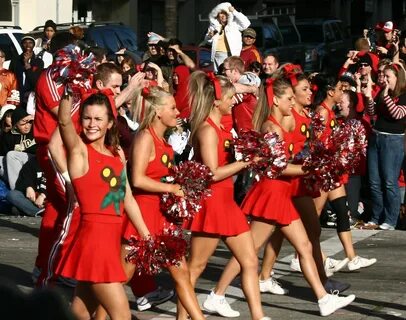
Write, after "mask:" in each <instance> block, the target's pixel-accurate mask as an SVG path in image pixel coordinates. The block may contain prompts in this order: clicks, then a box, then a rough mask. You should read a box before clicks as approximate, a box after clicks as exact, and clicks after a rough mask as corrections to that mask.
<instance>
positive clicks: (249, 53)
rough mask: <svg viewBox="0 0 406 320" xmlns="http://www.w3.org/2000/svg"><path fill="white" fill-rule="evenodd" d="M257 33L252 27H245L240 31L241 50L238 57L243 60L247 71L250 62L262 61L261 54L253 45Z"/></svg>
mask: <svg viewBox="0 0 406 320" xmlns="http://www.w3.org/2000/svg"><path fill="white" fill-rule="evenodd" d="M256 38H257V33H256V32H255V30H254V29H252V28H247V29H245V30H244V31H243V32H242V50H241V54H240V57H241V59H242V60H243V61H244V66H245V70H246V71H248V69H249V67H250V65H251V63H253V62H258V63H262V58H261V54H260V53H259V51H258V49H257V47H256V46H255V40H256Z"/></svg>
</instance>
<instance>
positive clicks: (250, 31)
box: [242, 28, 257, 39]
mask: <svg viewBox="0 0 406 320" xmlns="http://www.w3.org/2000/svg"><path fill="white" fill-rule="evenodd" d="M242 36H243V37H245V36H248V37H252V38H254V39H255V38H256V37H257V33H256V32H255V30H254V29H252V28H247V29H245V30H244V31H243V32H242Z"/></svg>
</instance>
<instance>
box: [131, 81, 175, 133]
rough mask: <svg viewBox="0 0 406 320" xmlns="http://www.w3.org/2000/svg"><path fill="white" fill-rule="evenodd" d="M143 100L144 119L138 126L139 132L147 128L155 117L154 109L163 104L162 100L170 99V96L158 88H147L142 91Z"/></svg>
mask: <svg viewBox="0 0 406 320" xmlns="http://www.w3.org/2000/svg"><path fill="white" fill-rule="evenodd" d="M142 96H143V97H144V99H145V109H144V119H142V122H141V124H140V128H139V130H143V129H146V128H148V127H149V126H150V125H151V123H152V121H154V119H155V116H156V107H157V106H160V105H162V104H163V99H164V98H166V97H172V95H171V94H170V93H169V92H167V91H165V90H164V89H162V88H161V87H158V86H153V87H149V88H148V89H147V90H143V91H142Z"/></svg>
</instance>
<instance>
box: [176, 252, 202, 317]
mask: <svg viewBox="0 0 406 320" xmlns="http://www.w3.org/2000/svg"><path fill="white" fill-rule="evenodd" d="M168 270H169V272H170V273H171V276H172V278H173V280H174V281H175V290H176V293H177V295H178V299H179V300H180V303H181V304H182V306H183V307H184V309H185V310H186V312H187V313H188V314H189V315H190V317H191V318H192V319H193V320H195V319H196V320H203V319H205V317H204V315H203V313H202V310H200V306H199V303H198V302H197V298H196V294H195V291H194V286H193V285H192V284H191V282H190V273H189V269H188V266H187V263H186V260H185V258H183V260H182V261H181V262H180V264H179V265H177V266H172V267H169V268H168ZM177 319H179V316H178V317H177Z"/></svg>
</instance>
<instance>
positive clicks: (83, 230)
mask: <svg viewBox="0 0 406 320" xmlns="http://www.w3.org/2000/svg"><path fill="white" fill-rule="evenodd" d="M87 152H88V157H89V171H88V172H87V173H86V174H85V175H84V176H82V177H80V178H77V179H74V180H73V181H72V184H73V187H74V189H75V193H76V196H77V199H78V202H79V205H80V208H81V218H80V225H79V228H78V230H77V232H76V235H75V239H74V241H73V242H72V245H71V247H70V248H69V251H68V252H67V254H66V256H65V257H64V260H63V261H62V262H61V264H60V265H59V266H58V268H57V273H58V274H61V275H62V276H64V277H69V278H73V279H76V280H78V281H88V282H92V283H109V282H124V281H126V280H127V277H126V275H125V272H124V269H123V267H122V265H121V257H120V250H121V230H122V217H123V211H124V196H125V190H126V173H125V167H124V164H123V163H122V161H121V159H120V157H119V156H108V155H105V154H101V153H99V152H97V151H96V150H95V149H94V148H93V147H92V146H91V145H87ZM95 191H96V192H95Z"/></svg>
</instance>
